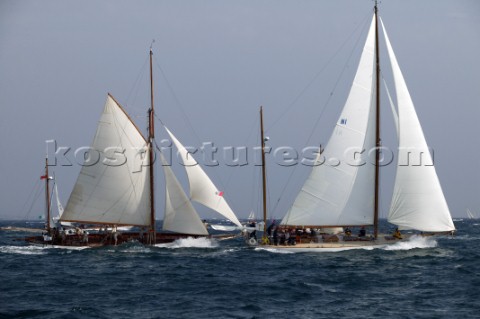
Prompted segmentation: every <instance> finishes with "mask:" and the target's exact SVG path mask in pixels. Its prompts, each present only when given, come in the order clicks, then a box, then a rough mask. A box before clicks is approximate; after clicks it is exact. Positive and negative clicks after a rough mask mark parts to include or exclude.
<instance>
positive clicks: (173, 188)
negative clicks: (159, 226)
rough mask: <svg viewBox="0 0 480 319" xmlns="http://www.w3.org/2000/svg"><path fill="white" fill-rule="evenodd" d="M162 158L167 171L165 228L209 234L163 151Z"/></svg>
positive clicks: (184, 232) (188, 232)
mask: <svg viewBox="0 0 480 319" xmlns="http://www.w3.org/2000/svg"><path fill="white" fill-rule="evenodd" d="M159 154H160V159H161V162H162V167H163V171H164V172H165V218H164V220H163V229H164V230H168V231H173V232H176V233H182V234H191V235H208V231H207V229H206V227H205V225H204V224H203V222H202V221H201V220H200V217H199V216H198V214H197V212H196V211H195V208H194V207H193V205H192V203H191V202H190V199H189V198H188V197H187V195H186V194H185V192H184V191H183V188H182V186H181V185H180V183H179V182H178V180H177V178H176V177H175V175H174V174H173V171H172V169H171V167H170V166H169V165H168V163H167V161H166V160H165V157H164V156H163V154H162V153H159Z"/></svg>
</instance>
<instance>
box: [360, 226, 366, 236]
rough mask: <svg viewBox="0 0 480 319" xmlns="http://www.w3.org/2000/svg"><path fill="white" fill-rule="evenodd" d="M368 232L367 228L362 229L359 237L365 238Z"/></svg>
mask: <svg viewBox="0 0 480 319" xmlns="http://www.w3.org/2000/svg"><path fill="white" fill-rule="evenodd" d="M366 234H367V232H366V231H365V227H362V228H360V231H359V232H358V237H365V235H366Z"/></svg>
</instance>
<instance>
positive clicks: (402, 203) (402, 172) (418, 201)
mask: <svg viewBox="0 0 480 319" xmlns="http://www.w3.org/2000/svg"><path fill="white" fill-rule="evenodd" d="M381 24H382V29H383V33H384V35H385V41H386V44H387V50H388V55H389V57H390V62H391V66H392V71H393V77H394V82H395V90H396V93H397V107H398V133H399V134H398V140H399V151H398V163H397V173H396V177H395V186H394V191H393V197H392V203H391V207H390V212H389V215H388V221H389V222H390V223H392V224H395V225H398V226H399V228H400V229H415V230H419V231H428V232H444V231H453V230H455V226H454V224H453V221H452V217H451V215H450V211H449V209H448V205H447V201H446V200H445V196H444V195H443V192H442V188H441V186H440V182H439V180H438V176H437V173H436V171H435V167H434V166H433V161H432V157H431V155H430V151H429V149H428V146H427V142H426V140H425V136H424V134H423V130H422V127H421V125H420V122H419V120H418V117H417V113H416V112H415V107H414V105H413V102H412V99H411V97H410V93H409V92H408V88H407V85H406V83H405V80H404V78H403V75H402V71H401V70H400V67H399V66H398V62H397V59H396V58H395V53H394V52H393V49H392V46H391V44H390V41H389V39H388V35H387V32H386V30H385V27H384V25H383V22H382V23H381Z"/></svg>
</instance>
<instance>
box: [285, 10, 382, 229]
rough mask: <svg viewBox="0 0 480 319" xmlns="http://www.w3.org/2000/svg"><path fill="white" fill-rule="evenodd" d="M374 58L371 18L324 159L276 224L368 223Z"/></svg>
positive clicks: (371, 201)
mask: <svg viewBox="0 0 480 319" xmlns="http://www.w3.org/2000/svg"><path fill="white" fill-rule="evenodd" d="M374 61H375V19H373V20H372V23H371V25H370V29H369V32H368V36H367V40H366V43H365V46H364V48H363V52H362V55H361V58H360V63H359V66H358V70H357V73H356V75H355V79H354V82H353V84H352V87H351V89H350V94H349V96H348V99H347V101H346V104H345V106H344V108H343V111H342V113H341V116H340V118H339V119H338V122H337V124H336V127H335V129H334V131H333V134H332V136H331V137H330V140H329V142H328V144H327V146H326V147H325V150H324V152H323V153H322V156H325V158H326V160H327V161H326V162H325V163H323V164H321V165H318V166H315V167H314V168H313V170H312V172H311V174H310V176H309V177H308V179H307V181H306V182H305V184H304V185H303V187H302V190H301V191H300V193H299V194H298V196H297V198H296V199H295V202H294V204H293V206H292V207H291V208H290V210H289V212H288V213H287V215H286V216H285V217H284V218H283V220H282V224H286V225H322V226H336V225H371V224H373V206H374V195H373V194H374V191H375V189H374V176H375V166H374V165H372V164H371V163H370V162H369V160H368V156H369V151H371V150H372V149H374V147H375V116H376V111H375V107H374V99H373V97H374V94H375V86H374V83H375V72H374V70H375V69H374V67H375V64H374ZM362 151H363V152H362ZM356 152H359V153H356ZM360 154H361V155H360ZM318 158H320V155H319V156H318V157H317V160H318ZM358 159H360V160H359V161H358V162H357V160H358ZM330 160H332V162H329V161H330ZM336 161H337V162H339V163H335V162H336ZM361 162H363V163H364V164H363V165H359V163H361ZM336 164H338V165H336Z"/></svg>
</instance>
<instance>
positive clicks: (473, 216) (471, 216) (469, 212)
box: [467, 208, 475, 219]
mask: <svg viewBox="0 0 480 319" xmlns="http://www.w3.org/2000/svg"><path fill="white" fill-rule="evenodd" d="M467 217H468V218H469V219H475V215H474V214H473V213H472V211H471V210H470V209H469V208H467Z"/></svg>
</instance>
